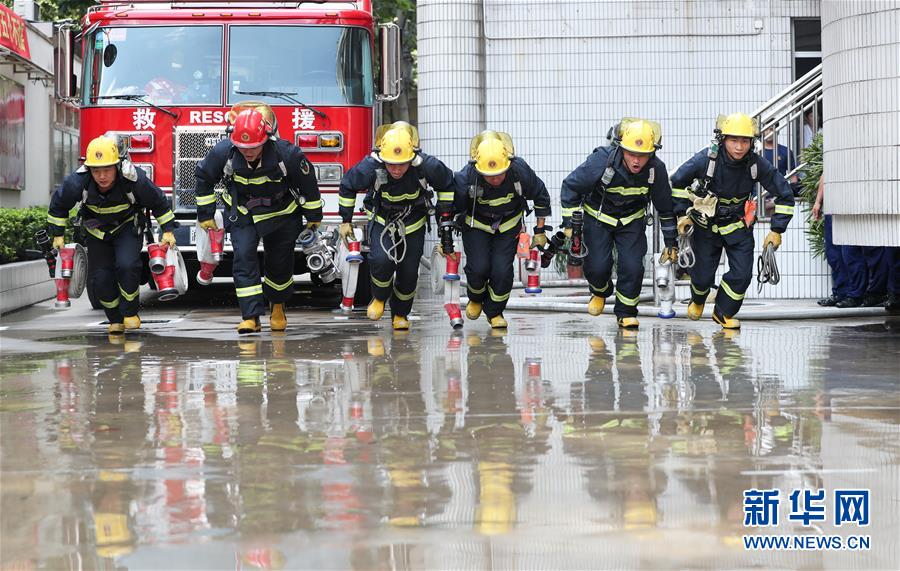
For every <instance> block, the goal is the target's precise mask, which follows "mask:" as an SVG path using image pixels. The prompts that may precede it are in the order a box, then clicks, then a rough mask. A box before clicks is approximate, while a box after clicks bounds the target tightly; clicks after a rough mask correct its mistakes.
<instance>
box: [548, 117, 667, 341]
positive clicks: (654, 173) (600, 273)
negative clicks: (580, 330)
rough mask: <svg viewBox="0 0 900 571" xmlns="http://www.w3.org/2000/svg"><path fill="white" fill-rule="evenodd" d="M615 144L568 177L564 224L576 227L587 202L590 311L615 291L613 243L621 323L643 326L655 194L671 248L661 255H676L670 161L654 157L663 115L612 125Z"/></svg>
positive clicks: (568, 229)
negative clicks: (574, 221)
mask: <svg viewBox="0 0 900 571" xmlns="http://www.w3.org/2000/svg"><path fill="white" fill-rule="evenodd" d="M613 129H614V134H615V136H614V138H613V139H612V141H611V143H612V144H611V146H608V147H598V148H597V149H594V152H593V153H592V154H591V155H590V156H589V157H588V158H587V160H586V161H585V162H584V163H582V164H581V165H580V166H579V167H578V168H577V169H575V170H574V171H573V172H572V173H571V174H569V176H567V177H566V179H565V180H564V181H563V183H562V193H561V195H560V199H561V201H562V207H563V212H562V214H563V226H564V227H566V234H567V235H570V236H571V234H572V229H571V220H572V215H573V214H574V213H575V211H576V210H579V209H581V208H584V212H585V213H586V214H587V215H588V216H586V217H585V224H584V241H585V244H586V245H587V260H586V261H585V267H584V273H585V277H587V279H588V284H589V286H590V290H591V294H593V295H592V297H591V301H590V303H589V304H588V313H590V314H591V315H600V313H601V312H602V311H603V307H604V306H605V304H606V297H607V296H609V295H611V294H612V293H613V284H612V282H611V281H610V276H611V275H612V269H613V247H615V251H616V274H617V279H616V285H615V293H616V307H615V314H616V317H617V318H618V323H619V326H620V327H631V328H633V327H637V326H638V320H637V317H636V316H637V314H638V310H637V305H638V298H639V297H640V294H641V283H642V280H643V278H644V255H645V254H646V253H647V236H646V229H647V227H646V224H645V220H646V219H647V206H648V205H649V203H650V202H651V201H652V202H653V206H654V207H655V208H656V211H657V213H658V214H659V222H660V227H661V228H662V232H663V238H664V239H665V243H666V248H665V251H664V252H663V258H661V259H660V261H661V262H662V261H664V260H668V261H671V262H674V261H675V260H676V258H677V254H676V247H675V237H676V235H675V219H674V217H673V215H672V193H671V190H670V188H669V174H668V171H666V165H665V164H663V162H662V161H661V160H659V159H658V158H657V157H656V151H657V149H659V148H660V145H659V141H660V139H661V137H662V134H661V132H660V127H659V125H658V124H657V123H653V122H651V121H644V120H640V119H622V121H621V122H620V123H619V124H618V125H617V126H616V127H614V128H613Z"/></svg>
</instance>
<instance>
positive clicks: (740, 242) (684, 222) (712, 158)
mask: <svg viewBox="0 0 900 571" xmlns="http://www.w3.org/2000/svg"><path fill="white" fill-rule="evenodd" d="M758 136H759V128H758V125H757V123H756V121H755V120H754V119H752V118H751V117H750V116H749V115H745V114H744V113H732V114H731V115H728V116H727V117H726V116H722V115H720V116H719V118H718V120H717V121H716V129H715V144H714V145H711V147H712V149H710V147H707V148H706V149H703V150H701V151H699V152H698V153H697V154H695V155H694V156H693V157H691V158H690V159H689V160H688V161H687V162H686V163H684V164H683V165H681V167H679V169H678V171H676V172H675V174H674V176H672V187H673V190H672V195H673V197H674V202H675V212H676V214H677V215H678V232H679V234H684V233H685V232H687V229H688V228H689V227H691V226H693V228H694V230H693V232H694V233H693V239H692V242H693V249H694V255H695V257H696V262H695V263H694V267H693V268H691V303H690V305H689V306H688V311H687V313H688V317H689V318H690V319H693V320H695V321H696V320H698V319H700V316H701V315H702V313H703V306H704V304H705V303H706V298H707V295H708V294H709V289H710V286H712V285H713V282H714V281H715V276H716V268H718V266H719V258H720V257H721V255H722V249H723V248H724V250H725V255H726V256H727V257H728V272H726V273H725V275H724V276H722V280H721V281H720V282H719V291H718V293H717V294H716V303H715V308H714V309H713V314H712V318H713V321H715V322H716V323H718V324H719V325H721V326H722V327H723V328H725V329H739V328H740V326H741V324H740V321H739V320H737V319H735V318H734V316H735V315H736V314H737V312H738V310H740V308H741V304H742V303H743V301H744V292H746V291H747V287H749V285H750V279H751V277H752V276H751V274H752V271H753V247H754V240H753V226H752V224H753V220H752V216H753V212H752V211H753V210H755V208H754V202H753V201H752V196H753V193H754V192H755V185H756V183H757V182H758V183H759V184H761V185H762V187H763V188H764V189H766V191H768V192H769V193H770V194H772V195H774V196H775V212H774V214H773V215H772V218H771V227H770V228H771V229H770V232H769V233H768V235H766V238H765V240H764V242H763V248H765V247H766V246H768V245H770V244H771V245H772V246H773V247H774V248H775V249H778V247H779V246H780V245H781V234H782V233H783V232H784V230H785V228H787V225H788V223H789V222H790V221H791V217H792V216H793V214H794V194H793V192H792V191H791V187H790V185H788V182H787V181H786V180H785V178H784V176H782V175H781V174H780V173H779V172H778V171H777V170H775V168H774V167H773V166H772V164H771V163H770V162H769V161H767V160H766V159H765V158H764V157H760V156H758V155H757V154H756V153H754V152H752V146H753V143H754V140H755V139H756V137H758ZM722 147H723V148H722ZM711 162H712V163H713V164H710V163H711ZM710 169H711V171H712V172H710ZM694 181H698V186H697V188H696V190H692V189H690V188H689V186H691V185H692V184H693V183H694Z"/></svg>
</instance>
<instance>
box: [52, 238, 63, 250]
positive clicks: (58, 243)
mask: <svg viewBox="0 0 900 571" xmlns="http://www.w3.org/2000/svg"><path fill="white" fill-rule="evenodd" d="M65 247H66V238H65V237H64V236H57V237H55V238H54V239H53V249H54V250H59V249H60V248H65Z"/></svg>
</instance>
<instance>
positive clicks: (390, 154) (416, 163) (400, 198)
mask: <svg viewBox="0 0 900 571" xmlns="http://www.w3.org/2000/svg"><path fill="white" fill-rule="evenodd" d="M375 147H376V150H377V152H373V153H372V154H371V155H370V156H368V157H366V158H364V159H363V160H362V161H360V162H359V163H357V164H356V166H354V167H353V168H351V169H350V170H349V171H347V173H346V174H345V175H344V178H343V179H342V180H341V187H340V214H341V219H342V220H343V223H342V224H341V227H340V232H341V236H342V237H343V238H344V239H345V240H346V239H348V238H352V237H353V226H352V224H351V220H352V218H353V210H354V209H355V207H356V193H357V192H358V191H361V190H365V191H366V197H365V199H364V200H363V206H364V207H365V209H366V212H367V213H368V216H369V233H368V235H369V247H370V251H369V273H370V274H371V278H372V296H373V299H372V302H371V303H370V304H369V308H368V312H367V315H368V316H369V319H372V320H376V321H377V320H378V319H381V316H382V314H383V313H384V304H385V302H387V300H388V299H390V300H391V314H392V315H393V327H394V329H409V320H408V319H407V316H408V315H409V312H410V310H411V309H412V304H413V297H415V295H416V284H417V282H418V279H419V260H420V259H421V258H422V250H423V249H424V246H425V230H426V226H427V225H429V224H430V223H429V221H428V217H429V216H430V214H431V211H432V210H433V208H434V206H433V201H432V199H431V190H430V189H429V185H430V186H432V187H434V188H435V189H436V190H437V191H438V193H442V192H448V191H452V187H453V172H452V171H451V170H450V169H449V168H447V167H446V165H444V163H442V162H441V161H439V160H438V159H436V158H435V157H432V156H429V155H426V154H425V153H423V152H421V151H420V150H419V133H418V131H417V130H416V128H415V127H413V126H412V125H410V124H409V123H406V122H403V121H398V122H396V123H393V124H391V125H382V126H381V127H379V128H378V131H377V132H376V136H375Z"/></svg>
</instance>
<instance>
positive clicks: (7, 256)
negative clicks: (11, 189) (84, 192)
mask: <svg viewBox="0 0 900 571" xmlns="http://www.w3.org/2000/svg"><path fill="white" fill-rule="evenodd" d="M46 227H47V207H46V206H32V207H30V208H0V264H8V263H10V262H18V261H20V260H23V259H27V258H26V256H25V250H37V248H38V246H37V244H36V243H35V241H34V233H35V232H37V231H38V230H40V229H41V228H46ZM66 236H67V238H68V239H71V230H69V231H68V232H67V233H66Z"/></svg>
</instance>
